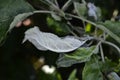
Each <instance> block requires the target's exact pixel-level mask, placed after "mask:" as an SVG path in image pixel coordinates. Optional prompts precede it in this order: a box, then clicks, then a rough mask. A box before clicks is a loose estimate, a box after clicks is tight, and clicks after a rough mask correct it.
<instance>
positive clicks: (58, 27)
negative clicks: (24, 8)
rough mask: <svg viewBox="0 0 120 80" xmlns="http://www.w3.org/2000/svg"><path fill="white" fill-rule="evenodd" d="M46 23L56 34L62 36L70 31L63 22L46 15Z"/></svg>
mask: <svg viewBox="0 0 120 80" xmlns="http://www.w3.org/2000/svg"><path fill="white" fill-rule="evenodd" d="M47 24H48V27H49V28H50V29H52V30H53V32H55V34H57V35H60V36H64V35H68V34H69V33H70V32H69V26H68V25H67V24H66V23H64V22H60V21H56V20H54V19H53V18H51V17H47Z"/></svg>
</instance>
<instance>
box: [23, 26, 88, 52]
mask: <svg viewBox="0 0 120 80" xmlns="http://www.w3.org/2000/svg"><path fill="white" fill-rule="evenodd" d="M26 40H29V41H30V42H31V43H33V45H34V46H35V47H36V48H37V49H39V50H50V51H54V52H70V51H73V50H75V49H77V48H79V47H80V46H82V45H83V44H84V43H85V42H86V41H80V40H78V39H76V38H74V37H73V36H66V37H62V38H60V37H58V36H57V35H55V34H52V33H46V32H42V31H40V30H39V28H38V27H33V28H31V29H29V30H27V31H26V32H25V38H24V40H23V42H25V41H26Z"/></svg>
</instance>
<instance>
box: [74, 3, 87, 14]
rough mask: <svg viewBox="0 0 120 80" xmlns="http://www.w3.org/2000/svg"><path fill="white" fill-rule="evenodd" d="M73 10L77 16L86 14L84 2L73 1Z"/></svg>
mask: <svg viewBox="0 0 120 80" xmlns="http://www.w3.org/2000/svg"><path fill="white" fill-rule="evenodd" d="M74 7H75V11H76V13H77V14H78V15H79V16H85V15H86V14H87V7H86V4H84V3H78V2H74Z"/></svg>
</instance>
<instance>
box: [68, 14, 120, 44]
mask: <svg viewBox="0 0 120 80" xmlns="http://www.w3.org/2000/svg"><path fill="white" fill-rule="evenodd" d="M66 15H68V16H71V17H74V18H77V19H80V20H82V21H85V22H88V23H90V24H92V25H93V26H96V27H98V28H99V29H101V30H103V31H105V32H107V33H108V34H109V35H110V36H111V37H112V38H114V39H115V40H116V41H117V42H118V43H120V38H119V37H118V36H117V35H115V34H114V33H113V32H111V31H110V30H109V29H107V28H106V27H105V26H103V25H100V24H96V23H94V22H92V21H89V20H87V19H85V18H83V17H80V16H76V15H72V14H68V13H66Z"/></svg>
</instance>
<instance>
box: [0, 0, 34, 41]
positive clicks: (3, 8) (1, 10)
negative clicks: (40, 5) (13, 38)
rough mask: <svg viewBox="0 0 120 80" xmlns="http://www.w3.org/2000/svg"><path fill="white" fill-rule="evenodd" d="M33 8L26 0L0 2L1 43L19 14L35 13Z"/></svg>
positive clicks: (3, 0)
mask: <svg viewBox="0 0 120 80" xmlns="http://www.w3.org/2000/svg"><path fill="white" fill-rule="evenodd" d="M33 10H34V9H33V7H32V6H31V5H30V4H28V3H27V2H25V0H1V1H0V15H1V16H0V42H1V41H2V40H3V39H4V37H5V36H6V33H7V31H8V29H9V25H10V23H11V22H12V21H13V19H14V17H15V16H16V15H18V14H21V13H25V12H30V11H33Z"/></svg>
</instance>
